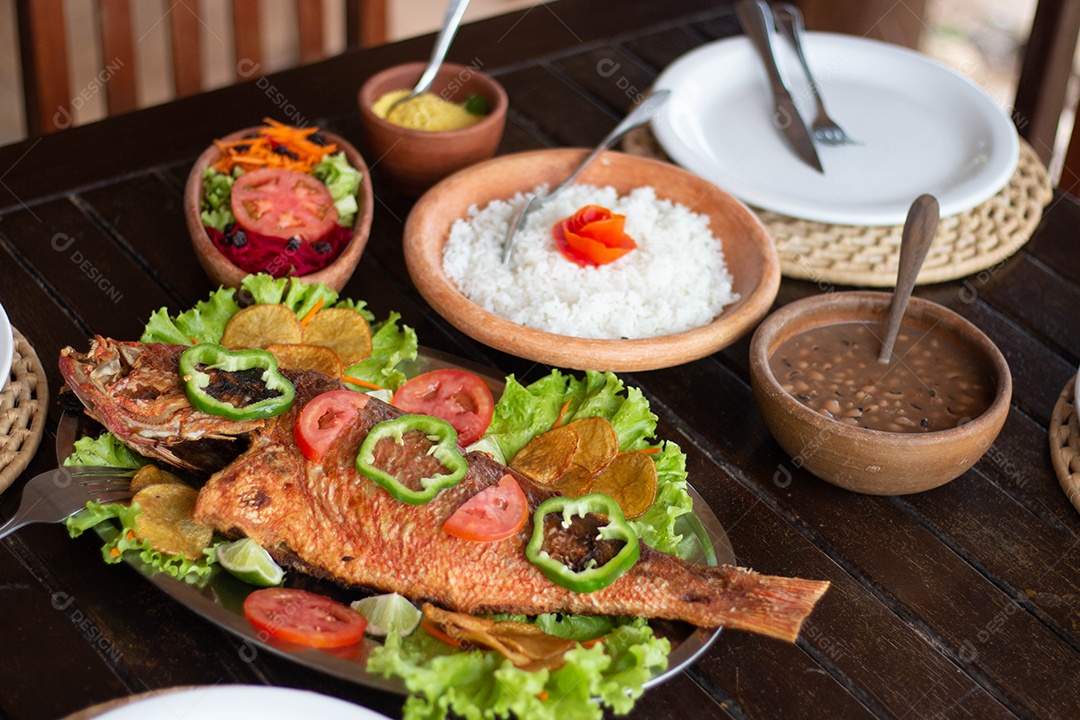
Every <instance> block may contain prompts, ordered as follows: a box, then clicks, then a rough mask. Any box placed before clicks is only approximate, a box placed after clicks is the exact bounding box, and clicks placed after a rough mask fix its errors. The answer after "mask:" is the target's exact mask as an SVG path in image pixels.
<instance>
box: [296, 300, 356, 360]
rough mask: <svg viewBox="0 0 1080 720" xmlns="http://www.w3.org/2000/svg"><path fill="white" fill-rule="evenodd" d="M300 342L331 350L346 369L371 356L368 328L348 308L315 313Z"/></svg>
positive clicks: (353, 311)
mask: <svg viewBox="0 0 1080 720" xmlns="http://www.w3.org/2000/svg"><path fill="white" fill-rule="evenodd" d="M298 342H299V341H298ZM303 342H305V343H307V344H309V345H323V346H325V347H328V348H330V349H331V350H333V351H334V352H336V353H337V354H338V355H339V356H340V357H341V362H343V363H345V367H348V366H350V365H354V364H356V363H358V362H360V361H362V360H367V359H368V357H370V356H371V328H370V327H368V324H367V320H365V319H364V316H363V315H361V314H360V313H358V312H356V311H355V310H350V309H349V308H324V309H322V310H320V311H319V312H317V313H315V316H314V317H312V318H311V320H310V321H308V324H307V327H305V328H304V340H303Z"/></svg>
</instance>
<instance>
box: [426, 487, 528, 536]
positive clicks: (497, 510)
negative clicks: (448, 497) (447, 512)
mask: <svg viewBox="0 0 1080 720" xmlns="http://www.w3.org/2000/svg"><path fill="white" fill-rule="evenodd" d="M528 517H529V503H528V502H527V501H526V500H525V493H523V492H522V491H521V486H520V485H518V483H517V480H515V479H514V476H513V475H511V474H509V473H507V474H506V475H503V476H502V478H500V479H499V483H498V485H492V486H491V487H488V488H485V489H483V490H481V491H480V492H478V493H476V494H475V495H473V496H472V497H471V498H469V499H468V500H466V501H465V504H464V505H462V506H461V507H459V508H458V509H457V510H455V511H454V514H453V515H451V516H450V517H448V518H447V519H446V522H445V523H443V531H444V532H447V533H449V534H451V535H453V536H454V537H459V538H461V539H462V540H472V541H474V542H494V541H496V540H502V539H504V538H508V537H510V536H511V535H516V534H517V532H518V531H519V530H521V528H523V527H525V521H526V520H527V519H528Z"/></svg>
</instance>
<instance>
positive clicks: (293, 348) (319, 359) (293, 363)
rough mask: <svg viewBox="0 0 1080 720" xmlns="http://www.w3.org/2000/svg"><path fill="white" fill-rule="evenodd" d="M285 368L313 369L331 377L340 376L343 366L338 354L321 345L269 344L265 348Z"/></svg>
mask: <svg viewBox="0 0 1080 720" xmlns="http://www.w3.org/2000/svg"><path fill="white" fill-rule="evenodd" d="M266 349H267V350H269V351H270V352H271V353H272V354H273V356H274V357H275V358H277V361H278V367H279V368H285V369H287V370H315V371H316V372H321V373H322V374H323V375H329V376H330V377H332V378H341V376H342V375H344V374H345V366H344V365H343V364H342V362H341V358H339V357H338V354H337V353H336V352H334V351H333V350H331V349H330V348H328V347H324V346H322V345H303V344H300V345H269V346H267V348H266Z"/></svg>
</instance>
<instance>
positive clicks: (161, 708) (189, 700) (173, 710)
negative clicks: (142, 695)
mask: <svg viewBox="0 0 1080 720" xmlns="http://www.w3.org/2000/svg"><path fill="white" fill-rule="evenodd" d="M219 717H220V718H229V720H297V718H320V719H321V720H387V718H386V716H385V715H381V714H379V713H377V712H374V711H372V710H368V709H367V708H365V707H361V706H360V705H353V704H352V703H349V702H345V701H344V700H339V699H337V698H332V697H328V696H326V695H319V694H317V693H313V692H308V691H306V690H293V689H290V688H280V687H265V686H260V685H217V686H214V687H205V688H202V687H200V688H193V689H190V690H179V691H176V692H168V691H164V692H161V693H157V694H155V695H153V696H151V697H148V698H146V699H144V700H137V701H135V702H131V703H128V704H126V705H122V706H120V707H118V708H115V709H113V710H110V711H108V712H106V713H104V714H102V715H98V716H97V719H96V720H178V719H183V718H219Z"/></svg>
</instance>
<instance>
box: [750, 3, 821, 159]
mask: <svg viewBox="0 0 1080 720" xmlns="http://www.w3.org/2000/svg"><path fill="white" fill-rule="evenodd" d="M735 10H736V12H737V13H738V15H739V22H740V23H742V27H743V32H745V33H746V36H747V37H748V38H750V42H752V43H753V45H754V48H755V49H756V50H757V52H758V55H760V56H761V59H762V61H763V62H764V63H765V71H766V74H768V76H769V86H770V87H771V88H772V93H773V101H774V104H775V105H774V108H775V109H774V111H773V124H774V125H775V126H776V129H777V130H779V131H780V134H781V136H782V137H783V138H784V141H785V143H786V144H787V145H788V147H790V148H791V150H792V151H793V152H794V153H795V154H796V155H798V156H799V159H800V160H802V161H803V162H805V163H806V164H807V165H809V166H810V167H812V168H814V169H815V170H817V171H818V172H819V173H822V174H824V172H825V170H824V169H823V168H822V167H821V159H820V158H818V154H817V150H816V149H815V148H814V139H813V138H812V137H811V136H810V131H809V130H808V129H807V127H806V123H805V122H803V119H802V116H800V115H799V111H798V109H796V107H795V101H794V100H792V99H791V91H790V90H788V87H787V85H786V84H785V83H784V78H783V76H782V75H781V74H780V68H779V66H778V65H777V63H776V55H775V54H774V52H773V45H772V33H773V27H774V25H773V16H772V11H771V10H770V9H769V6H768V5H766V4H765V3H764V2H761V0H741V2H739V3H738V4H737V5H736V6H735Z"/></svg>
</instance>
